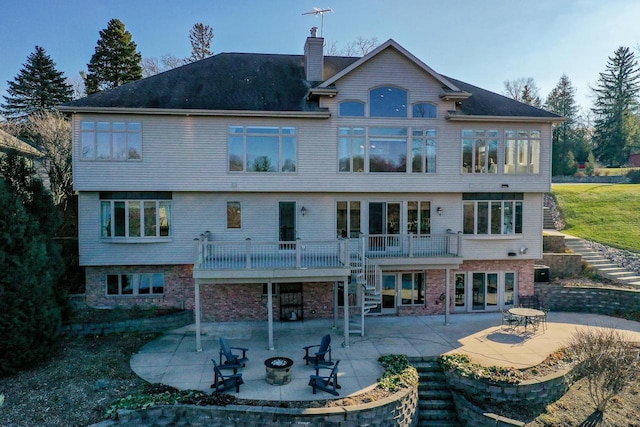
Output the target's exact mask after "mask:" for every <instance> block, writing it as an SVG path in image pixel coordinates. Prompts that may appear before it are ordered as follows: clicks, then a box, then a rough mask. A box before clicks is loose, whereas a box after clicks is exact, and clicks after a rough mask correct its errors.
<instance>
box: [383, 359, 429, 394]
mask: <svg viewBox="0 0 640 427" xmlns="http://www.w3.org/2000/svg"><path fill="white" fill-rule="evenodd" d="M378 362H380V364H381V365H382V367H383V368H385V371H384V374H382V378H380V379H379V380H378V387H380V388H382V389H384V390H387V391H390V392H396V391H398V390H400V389H402V388H406V387H411V386H416V385H418V382H419V375H418V371H417V370H416V368H414V367H413V366H412V365H411V364H410V363H409V360H407V356H405V355H403V354H390V355H386V356H380V357H379V358H378Z"/></svg>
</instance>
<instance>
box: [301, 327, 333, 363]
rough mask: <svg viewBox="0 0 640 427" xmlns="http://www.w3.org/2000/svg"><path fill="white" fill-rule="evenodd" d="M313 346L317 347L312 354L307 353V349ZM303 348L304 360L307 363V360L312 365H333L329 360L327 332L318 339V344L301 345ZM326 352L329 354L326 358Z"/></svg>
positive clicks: (329, 336)
mask: <svg viewBox="0 0 640 427" xmlns="http://www.w3.org/2000/svg"><path fill="white" fill-rule="evenodd" d="M314 347H318V351H317V352H314V353H312V354H309V351H310V350H311V349H312V348H314ZM303 349H304V351H305V355H304V360H305V362H306V364H307V365H308V364H309V362H313V366H314V367H318V366H319V365H323V366H331V365H333V362H332V361H331V335H328V334H327V335H325V336H323V337H322V339H321V340H320V344H319V345H309V346H306V347H303ZM327 354H328V355H329V359H328V360H327V358H326V356H327Z"/></svg>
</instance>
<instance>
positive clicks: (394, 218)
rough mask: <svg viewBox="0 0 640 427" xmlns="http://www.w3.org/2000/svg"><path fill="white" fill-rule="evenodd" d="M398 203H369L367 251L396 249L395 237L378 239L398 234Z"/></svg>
mask: <svg viewBox="0 0 640 427" xmlns="http://www.w3.org/2000/svg"><path fill="white" fill-rule="evenodd" d="M400 207H401V204H400V203H399V202H370V203H369V235H370V236H373V237H370V238H369V250H372V251H384V250H386V249H387V248H389V247H391V248H394V247H397V246H398V244H399V242H398V238H397V237H392V236H388V237H386V238H385V237H380V235H383V234H387V235H389V234H400V212H401V209H400Z"/></svg>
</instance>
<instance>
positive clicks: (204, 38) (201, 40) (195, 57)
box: [186, 22, 213, 62]
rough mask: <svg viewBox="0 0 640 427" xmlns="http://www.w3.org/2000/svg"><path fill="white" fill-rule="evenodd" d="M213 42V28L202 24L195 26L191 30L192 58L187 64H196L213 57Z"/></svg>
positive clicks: (188, 59)
mask: <svg viewBox="0 0 640 427" xmlns="http://www.w3.org/2000/svg"><path fill="white" fill-rule="evenodd" d="M211 40H213V28H211V27H210V26H208V25H205V24H203V23H201V22H198V23H197V24H195V25H194V26H193V27H192V28H191V30H189V41H190V42H191V56H190V57H189V58H187V59H186V61H187V62H195V61H199V60H201V59H204V58H206V57H208V56H211V55H213V52H212V51H211Z"/></svg>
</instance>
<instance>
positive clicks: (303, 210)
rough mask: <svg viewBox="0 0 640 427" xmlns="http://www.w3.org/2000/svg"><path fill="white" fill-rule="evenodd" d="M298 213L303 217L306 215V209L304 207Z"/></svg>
mask: <svg viewBox="0 0 640 427" xmlns="http://www.w3.org/2000/svg"><path fill="white" fill-rule="evenodd" d="M300 213H301V214H302V216H305V215H306V214H307V208H305V207H304V206H303V207H301V208H300Z"/></svg>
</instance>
